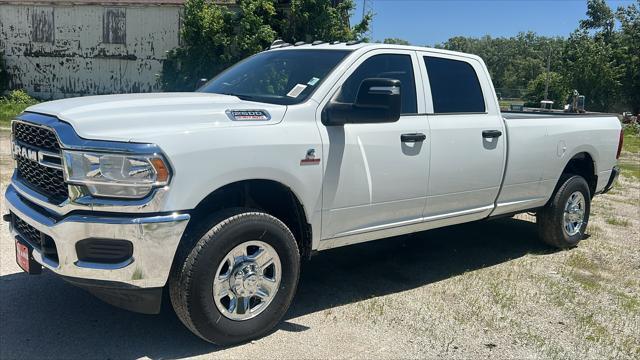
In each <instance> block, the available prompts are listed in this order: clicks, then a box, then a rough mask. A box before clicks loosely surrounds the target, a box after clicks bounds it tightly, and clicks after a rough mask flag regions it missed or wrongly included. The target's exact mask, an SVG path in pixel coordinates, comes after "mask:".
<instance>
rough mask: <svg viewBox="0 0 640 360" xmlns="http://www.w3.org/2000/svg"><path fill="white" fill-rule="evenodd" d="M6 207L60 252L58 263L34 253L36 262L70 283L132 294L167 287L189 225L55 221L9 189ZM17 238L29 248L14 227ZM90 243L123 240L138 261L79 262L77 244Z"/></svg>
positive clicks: (136, 218) (178, 220)
mask: <svg viewBox="0 0 640 360" xmlns="http://www.w3.org/2000/svg"><path fill="white" fill-rule="evenodd" d="M5 201H6V203H7V207H8V209H9V211H10V212H11V213H13V214H14V215H15V216H17V217H18V218H20V219H21V220H22V221H24V222H26V223H27V224H29V225H30V226H32V227H33V228H35V229H36V230H38V231H40V232H41V233H43V234H45V235H48V236H50V237H51V238H52V239H53V241H54V242H55V246H56V248H57V255H58V259H57V261H54V260H52V259H50V258H48V257H47V256H44V255H43V252H42V251H39V250H38V249H37V246H33V245H34V244H30V245H32V247H34V250H33V258H34V260H35V261H36V262H38V263H40V264H42V265H43V266H44V267H45V268H47V269H49V270H51V271H52V272H54V273H56V274H58V275H61V276H63V277H65V278H69V279H82V280H85V281H93V282H98V283H108V284H111V285H110V287H122V288H129V289H140V288H142V289H145V288H159V287H162V286H164V285H165V284H166V282H167V279H168V277H169V272H170V269H171V264H172V262H173V257H174V254H175V252H176V249H177V247H178V244H179V243H180V239H181V237H182V234H183V232H184V230H185V228H186V226H187V223H188V222H189V218H190V216H189V215H188V214H170V215H144V214H140V215H130V214H128V215H125V214H108V215H102V214H98V213H95V214H91V213H89V214H86V213H82V214H74V213H73V212H72V213H70V214H67V215H65V216H63V217H61V218H56V217H54V216H53V215H52V214H51V213H48V212H47V211H46V210H44V209H42V208H38V207H37V206H34V204H32V203H30V202H29V201H27V200H26V199H24V198H23V197H22V196H21V195H20V194H19V193H18V192H17V191H16V189H15V188H14V185H13V184H12V185H9V187H8V188H7V191H6V193H5ZM10 231H11V235H12V236H13V237H15V238H19V239H21V240H22V241H24V242H27V243H29V241H27V240H26V238H25V237H23V236H22V235H21V234H20V233H19V232H18V231H17V230H16V229H15V228H14V227H13V226H11V228H10ZM89 238H100V239H121V240H129V241H131V242H132V243H133V256H132V257H131V258H130V259H128V260H127V261H124V262H121V263H117V264H107V263H94V262H83V261H79V260H78V256H77V253H76V243H77V242H78V241H80V240H84V239H89Z"/></svg>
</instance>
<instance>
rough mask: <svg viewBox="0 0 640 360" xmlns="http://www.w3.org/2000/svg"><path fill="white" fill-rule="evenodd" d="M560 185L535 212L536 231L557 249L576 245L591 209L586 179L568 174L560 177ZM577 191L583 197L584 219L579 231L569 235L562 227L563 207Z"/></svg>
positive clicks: (581, 235) (581, 236) (585, 226)
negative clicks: (545, 203)
mask: <svg viewBox="0 0 640 360" xmlns="http://www.w3.org/2000/svg"><path fill="white" fill-rule="evenodd" d="M560 184H561V185H560V187H559V188H558V190H557V191H556V192H555V193H554V195H553V197H552V198H551V200H550V201H549V203H548V204H547V205H546V206H545V207H544V208H543V209H542V210H540V211H538V214H537V223H538V231H539V234H540V238H541V239H542V241H544V242H545V243H547V244H549V245H551V246H554V247H556V248H559V249H568V248H572V247H575V246H576V245H578V243H579V242H580V240H582V239H583V237H584V232H585V230H586V229H587V224H588V222H589V212H590V211H591V192H590V190H589V185H588V184H587V181H586V180H585V179H584V178H583V177H582V176H578V175H568V176H565V177H563V178H561V179H560ZM576 191H579V192H580V193H582V196H583V197H584V218H583V219H584V220H583V223H582V226H580V228H579V231H578V232H577V233H576V234H574V235H570V234H568V233H567V231H566V230H565V228H564V207H565V205H566V204H567V201H568V199H569V197H570V196H571V195H572V194H573V193H575V192H576Z"/></svg>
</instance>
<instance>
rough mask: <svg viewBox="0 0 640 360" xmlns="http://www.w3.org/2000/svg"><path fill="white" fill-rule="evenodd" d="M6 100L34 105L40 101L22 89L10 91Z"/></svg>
mask: <svg viewBox="0 0 640 360" xmlns="http://www.w3.org/2000/svg"><path fill="white" fill-rule="evenodd" d="M5 101H6V102H10V103H14V104H21V105H33V104H35V103H37V102H38V101H37V100H36V99H34V98H32V97H31V96H29V94H27V92H26V91H24V90H22V89H19V90H13V91H10V92H9V95H7V97H6V98H5Z"/></svg>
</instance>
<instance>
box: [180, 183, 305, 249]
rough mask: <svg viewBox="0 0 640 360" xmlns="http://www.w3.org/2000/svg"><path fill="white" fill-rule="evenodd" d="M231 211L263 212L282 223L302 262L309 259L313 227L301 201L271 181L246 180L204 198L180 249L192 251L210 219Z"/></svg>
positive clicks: (186, 231)
mask: <svg viewBox="0 0 640 360" xmlns="http://www.w3.org/2000/svg"><path fill="white" fill-rule="evenodd" d="M234 207H245V208H252V209H256V210H260V211H264V212H265V213H268V214H270V215H272V216H274V217H276V218H278V219H279V220H280V221H282V222H283V223H285V225H287V227H288V228H289V229H290V230H291V232H292V233H293V235H294V237H295V238H296V242H297V245H298V249H299V250H300V256H301V258H309V257H310V255H311V251H312V227H311V224H310V220H309V217H308V214H307V212H306V210H305V207H304V206H303V203H302V202H301V200H300V197H299V196H298V194H296V192H295V191H294V190H293V189H292V188H291V187H289V186H287V185H285V184H283V183H282V182H280V181H276V180H271V179H262V178H255V179H245V180H238V181H234V182H231V183H228V184H226V185H223V186H220V187H218V188H217V189H215V190H214V191H212V192H210V193H209V194H208V195H206V196H205V197H204V198H203V199H202V200H201V201H200V202H199V203H198V205H197V206H196V207H195V208H194V209H193V210H192V211H191V212H190V213H191V220H190V221H189V224H188V225H187V229H186V230H185V232H184V235H183V237H182V239H181V240H180V244H179V247H190V246H191V247H192V246H193V244H192V243H194V242H197V241H198V238H199V237H201V236H202V235H203V234H204V232H206V231H207V230H208V227H209V226H211V224H208V221H210V217H211V216H212V215H213V214H215V213H217V212H219V211H221V210H224V209H228V208H234Z"/></svg>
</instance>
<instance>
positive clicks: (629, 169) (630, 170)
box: [618, 160, 640, 179]
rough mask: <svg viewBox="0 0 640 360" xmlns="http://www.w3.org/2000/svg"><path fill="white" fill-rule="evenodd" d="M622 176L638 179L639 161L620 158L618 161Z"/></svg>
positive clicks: (639, 174)
mask: <svg viewBox="0 0 640 360" xmlns="http://www.w3.org/2000/svg"><path fill="white" fill-rule="evenodd" d="M618 166H620V171H621V173H622V176H625V177H630V178H635V179H640V163H634V162H628V161H624V160H621V161H619V162H618Z"/></svg>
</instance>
